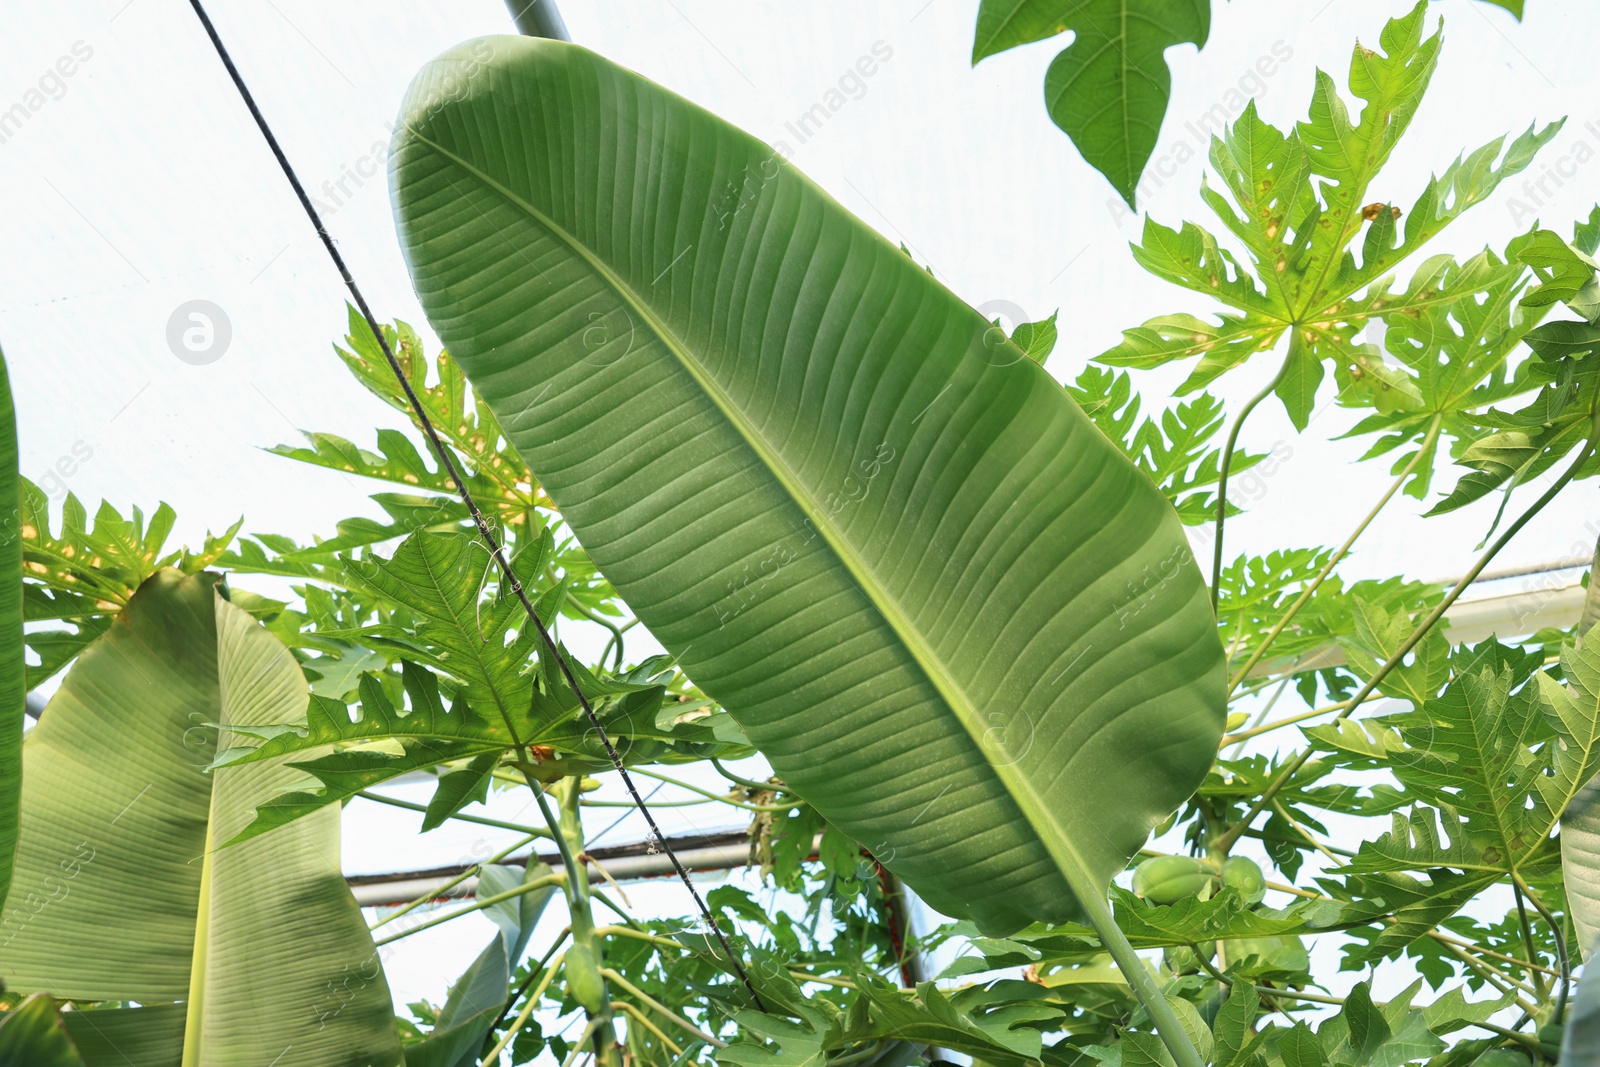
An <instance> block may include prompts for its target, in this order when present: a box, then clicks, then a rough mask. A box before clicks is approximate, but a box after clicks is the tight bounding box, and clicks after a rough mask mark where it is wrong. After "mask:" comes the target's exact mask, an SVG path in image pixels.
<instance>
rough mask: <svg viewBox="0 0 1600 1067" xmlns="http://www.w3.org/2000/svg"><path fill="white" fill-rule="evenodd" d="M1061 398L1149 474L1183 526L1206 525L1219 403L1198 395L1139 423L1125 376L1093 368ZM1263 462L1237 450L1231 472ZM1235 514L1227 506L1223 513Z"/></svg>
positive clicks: (1216, 470) (1216, 458)
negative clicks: (1070, 401)
mask: <svg viewBox="0 0 1600 1067" xmlns="http://www.w3.org/2000/svg"><path fill="white" fill-rule="evenodd" d="M1067 395H1068V396H1070V397H1072V399H1073V400H1076V401H1077V402H1078V406H1079V407H1081V408H1083V413H1084V414H1085V415H1088V416H1089V418H1090V419H1091V420H1092V421H1093V422H1094V424H1095V425H1096V426H1098V427H1099V428H1100V431H1101V432H1102V433H1104V434H1105V435H1106V437H1108V438H1110V440H1111V443H1112V444H1114V445H1116V446H1117V447H1118V448H1120V449H1122V451H1123V453H1124V454H1125V455H1126V456H1127V457H1128V458H1129V459H1131V460H1133V463H1134V466H1136V467H1138V468H1139V469H1140V470H1141V471H1143V472H1144V473H1145V474H1147V475H1149V477H1150V480H1151V481H1152V482H1154V483H1155V484H1156V488H1158V489H1160V490H1161V492H1162V494H1163V495H1164V496H1166V498H1167V499H1168V500H1169V501H1171V502H1172V506H1173V507H1174V508H1175V509H1177V512H1178V517H1179V518H1180V519H1182V520H1183V522H1184V524H1185V525H1186V526H1196V525H1199V524H1200V523H1204V522H1209V521H1211V519H1212V518H1213V517H1214V516H1215V515H1216V512H1217V503H1216V492H1215V486H1216V484H1217V480H1218V478H1219V477H1220V476H1221V466H1222V463H1221V460H1222V450H1221V449H1220V448H1213V447H1210V446H1211V443H1212V439H1213V438H1215V437H1216V436H1217V432H1218V431H1219V430H1221V429H1222V402H1221V401H1220V400H1218V399H1216V398H1215V397H1213V396H1211V395H1210V394H1209V393H1201V394H1200V395H1199V396H1198V397H1196V398H1195V399H1193V400H1189V401H1185V402H1183V403H1181V404H1178V405H1177V406H1176V407H1174V408H1171V409H1169V410H1167V411H1164V412H1162V413H1161V414H1160V416H1159V417H1157V418H1152V417H1149V416H1146V417H1145V418H1143V419H1140V418H1139V407H1140V404H1141V402H1142V401H1141V398H1140V397H1139V396H1138V395H1136V394H1135V393H1134V392H1133V383H1132V380H1131V379H1130V377H1129V375H1128V374H1127V373H1126V372H1113V371H1108V370H1105V369H1103V368H1100V367H1095V366H1089V367H1085V368H1084V370H1083V373H1082V374H1080V375H1078V378H1077V380H1076V381H1075V382H1073V383H1072V384H1070V385H1068V386H1067ZM1266 458H1267V457H1266V455H1265V454H1264V453H1263V454H1260V455H1254V454H1251V453H1249V452H1244V451H1240V452H1238V453H1236V454H1235V455H1234V458H1233V464H1232V471H1233V473H1234V474H1240V473H1242V472H1244V471H1247V470H1249V469H1250V468H1251V467H1254V466H1256V465H1257V464H1258V463H1260V462H1261V461H1262V460H1264V459H1266ZM1207 490H1211V491H1210V492H1207ZM1238 513H1239V508H1237V507H1235V506H1234V505H1233V504H1232V503H1231V502H1230V503H1229V505H1228V514H1230V515H1237V514H1238Z"/></svg>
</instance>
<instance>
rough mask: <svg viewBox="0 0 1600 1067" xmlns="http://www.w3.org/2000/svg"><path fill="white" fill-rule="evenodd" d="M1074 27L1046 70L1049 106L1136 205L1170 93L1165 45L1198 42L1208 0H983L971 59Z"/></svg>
mask: <svg viewBox="0 0 1600 1067" xmlns="http://www.w3.org/2000/svg"><path fill="white" fill-rule="evenodd" d="M1069 30H1070V31H1071V32H1072V35H1073V37H1072V43H1071V44H1070V45H1068V46H1067V47H1066V48H1065V49H1064V50H1063V51H1062V52H1061V53H1060V54H1059V55H1057V56H1056V58H1055V61H1054V62H1052V63H1051V64H1050V69H1049V71H1048V72H1046V74H1045V79H1044V99H1045V106H1046V108H1047V109H1048V110H1049V112H1050V118H1051V119H1052V120H1053V121H1054V122H1055V124H1056V125H1057V126H1059V127H1061V128H1062V129H1063V130H1065V131H1066V133H1067V136H1069V137H1071V138H1072V143H1073V144H1075V145H1077V146H1078V151H1079V152H1081V153H1083V158H1084V160H1085V161H1087V162H1088V163H1089V165H1090V166H1092V167H1094V169H1095V170H1098V171H1099V172H1100V173H1101V174H1104V175H1105V176H1106V180H1107V181H1109V182H1110V183H1111V184H1112V185H1113V186H1114V187H1115V188H1116V190H1117V192H1118V193H1120V194H1121V195H1122V198H1123V199H1124V200H1126V201H1127V202H1128V206H1129V207H1135V206H1136V205H1135V203H1134V191H1135V188H1136V186H1138V184H1139V176H1140V175H1141V174H1142V173H1144V166H1145V164H1146V163H1147V162H1149V160H1150V154H1151V153H1152V152H1153V151H1155V147H1156V137H1157V135H1158V134H1159V133H1160V132H1161V120H1162V117H1163V116H1164V115H1165V114H1166V112H1167V100H1168V98H1169V97H1170V96H1171V95H1172V73H1171V71H1169V70H1168V69H1167V63H1166V58H1165V53H1166V50H1167V49H1168V48H1172V47H1173V46H1175V45H1180V44H1189V43H1192V44H1194V45H1195V46H1196V47H1204V45H1205V43H1206V36H1207V34H1209V33H1210V31H1211V0H1022V2H1021V3H1017V2H1015V0H983V3H982V4H980V5H979V7H978V25H977V29H976V31H975V33H974V40H973V43H972V62H973V63H977V62H978V61H979V60H981V59H984V58H985V57H987V56H992V55H994V54H996V53H997V52H1004V51H1005V50H1007V49H1009V48H1015V47H1017V46H1018V45H1023V44H1029V43H1031V42H1033V41H1042V40H1044V39H1045V38H1047V37H1053V36H1055V35H1056V34H1059V33H1065V32H1067V31H1069Z"/></svg>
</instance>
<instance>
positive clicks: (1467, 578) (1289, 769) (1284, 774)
mask: <svg viewBox="0 0 1600 1067" xmlns="http://www.w3.org/2000/svg"><path fill="white" fill-rule="evenodd" d="M1595 418H1596V419H1600V414H1597V415H1596V416H1595ZM1597 429H1600V427H1597V426H1595V425H1591V426H1590V430H1589V437H1588V439H1587V440H1586V441H1585V442H1584V445H1583V448H1582V449H1581V450H1579V452H1578V458H1577V459H1576V460H1575V461H1574V462H1573V463H1572V465H1571V466H1569V467H1568V468H1567V469H1566V470H1565V471H1563V472H1562V473H1561V476H1560V477H1559V478H1557V479H1556V480H1555V482H1554V483H1553V484H1552V485H1551V486H1550V488H1549V489H1546V490H1545V491H1544V493H1543V494H1542V495H1541V496H1540V497H1539V499H1538V500H1535V501H1534V502H1533V503H1532V504H1531V505H1529V507H1528V509H1527V510H1526V511H1524V512H1523V513H1522V514H1521V515H1518V516H1517V518H1516V521H1515V522H1513V523H1512V524H1511V525H1510V526H1508V527H1507V528H1506V531H1505V532H1504V533H1502V534H1501V535H1500V536H1499V537H1498V538H1496V539H1495V542H1494V544H1492V545H1490V546H1489V549H1488V551H1486V552H1484V553H1483V555H1481V556H1479V557H1478V561H1477V562H1476V563H1474V564H1473V565H1472V569H1471V570H1469V571H1467V573H1466V574H1463V575H1462V576H1461V580H1460V581H1458V582H1457V583H1456V584H1455V588H1453V589H1451V590H1450V592H1448V593H1446V594H1445V597H1444V599H1443V600H1441V601H1440V602H1439V606H1438V607H1436V608H1434V609H1433V611H1431V612H1429V613H1428V617H1427V618H1426V619H1423V620H1422V623H1421V624H1420V625H1419V626H1417V628H1416V629H1415V630H1413V631H1412V632H1411V636H1410V637H1407V638H1406V639H1405V641H1403V642H1402V643H1401V645H1400V647H1399V648H1398V649H1396V650H1395V652H1394V654H1393V655H1391V656H1390V657H1389V658H1388V659H1387V660H1385V661H1384V663H1383V666H1381V667H1379V668H1378V669H1377V670H1376V671H1375V672H1373V675H1372V677H1371V678H1369V679H1368V680H1367V682H1366V684H1365V685H1363V686H1362V687H1361V689H1360V690H1359V691H1358V692H1357V693H1356V695H1355V696H1353V697H1351V698H1350V699H1349V700H1347V701H1345V703H1344V706H1343V707H1342V709H1341V710H1340V712H1339V714H1338V715H1336V716H1334V720H1333V721H1334V722H1336V723H1337V722H1341V721H1343V720H1344V719H1346V718H1348V717H1349V715H1350V713H1351V712H1353V711H1355V709H1356V708H1358V707H1360V706H1361V704H1362V702H1363V701H1365V700H1366V699H1367V698H1368V697H1369V696H1371V695H1372V694H1373V693H1375V692H1377V689H1378V686H1380V685H1382V684H1383V680H1384V679H1385V678H1387V677H1389V672H1390V671H1392V670H1394V669H1395V667H1397V666H1399V665H1400V662H1401V661H1402V660H1404V659H1405V658H1406V657H1407V656H1408V655H1410V654H1411V650H1412V649H1413V648H1416V647H1417V644H1418V643H1419V642H1420V641H1421V640H1422V639H1423V637H1425V636H1426V635H1427V633H1428V631H1429V630H1431V629H1433V627H1434V624H1435V623H1437V622H1438V621H1439V620H1440V619H1442V618H1444V613H1445V612H1446V611H1449V610H1450V605H1452V604H1454V603H1455V602H1456V599H1457V598H1458V597H1460V596H1461V594H1462V593H1463V592H1465V591H1466V589H1467V586H1469V585H1471V584H1472V583H1473V581H1475V580H1476V579H1477V577H1478V575H1479V574H1481V573H1482V572H1483V569H1484V568H1485V567H1487V566H1488V565H1489V563H1490V562H1491V561H1492V560H1493V559H1494V557H1495V556H1497V555H1499V554H1500V550H1501V549H1502V548H1504V547H1505V546H1506V545H1507V544H1508V543H1509V542H1510V541H1511V539H1512V538H1513V537H1515V536H1516V535H1517V534H1518V533H1519V532H1520V531H1521V530H1522V528H1523V527H1524V526H1526V525H1527V524H1528V523H1529V521H1531V520H1532V519H1533V517H1534V516H1535V515H1537V514H1538V513H1539V512H1540V511H1541V510H1543V509H1544V507H1545V505H1546V504H1548V503H1550V501H1552V500H1554V499H1555V498H1556V496H1557V494H1559V493H1560V492H1561V490H1563V489H1565V488H1566V487H1567V483H1568V482H1570V481H1572V479H1573V478H1574V477H1575V476H1576V475H1577V473H1578V470H1579V469H1580V468H1581V467H1582V466H1583V465H1584V464H1585V463H1587V462H1588V461H1589V457H1590V456H1592V455H1594V450H1595V440H1596V436H1597V434H1596V431H1597ZM1310 758H1311V750H1310V749H1309V748H1308V749H1306V750H1305V751H1304V752H1302V753H1300V755H1299V756H1297V757H1295V758H1294V759H1293V760H1290V761H1289V762H1288V763H1287V764H1285V765H1284V768H1283V769H1282V770H1281V771H1279V772H1278V775H1277V777H1275V778H1274V779H1273V780H1272V781H1271V782H1269V783H1268V784H1267V788H1266V789H1265V790H1264V791H1263V792H1262V794H1261V796H1260V797H1259V798H1258V799H1257V800H1256V802H1255V803H1254V804H1252V805H1251V806H1250V810H1249V812H1247V813H1246V814H1245V816H1244V818H1242V819H1240V820H1239V822H1238V823H1237V824H1236V825H1234V826H1233V827H1232V828H1230V829H1229V830H1228V831H1227V832H1226V833H1224V834H1223V835H1222V836H1221V837H1219V838H1217V840H1216V842H1215V843H1214V844H1213V846H1212V847H1213V849H1215V850H1216V851H1218V852H1219V853H1220V854H1221V855H1227V854H1228V850H1229V849H1231V848H1232V847H1233V845H1234V843H1235V842H1237V841H1238V840H1239V837H1240V835H1242V834H1243V833H1244V831H1245V828H1246V827H1248V826H1249V825H1250V823H1251V821H1253V820H1254V819H1255V817H1256V816H1257V815H1260V814H1261V813H1262V811H1264V810H1266V807H1267V805H1268V804H1270V803H1272V798H1273V797H1275V796H1277V795H1278V791H1279V790H1281V789H1282V788H1283V787H1284V785H1285V784H1287V783H1288V781H1289V779H1290V778H1292V777H1294V774H1295V772H1296V771H1298V770H1299V769H1300V768H1301V767H1303V766H1304V765H1305V762H1306V761H1307V760H1309V759H1310ZM1559 940H1560V938H1559V937H1558V938H1557V941H1558V942H1559Z"/></svg>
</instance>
